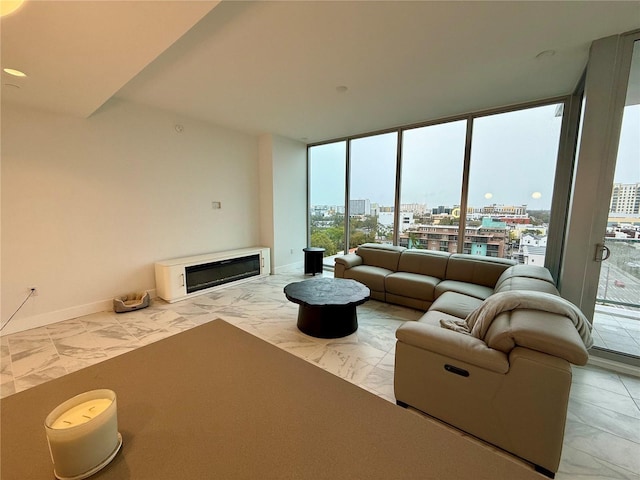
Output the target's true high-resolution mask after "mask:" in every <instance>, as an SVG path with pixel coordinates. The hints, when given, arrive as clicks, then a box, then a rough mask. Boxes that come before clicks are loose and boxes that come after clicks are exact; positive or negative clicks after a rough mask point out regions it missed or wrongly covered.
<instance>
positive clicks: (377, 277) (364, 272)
mask: <svg viewBox="0 0 640 480" xmlns="http://www.w3.org/2000/svg"><path fill="white" fill-rule="evenodd" d="M391 273H393V271H391V270H388V269H386V268H382V267H374V266H371V265H358V266H357V267H353V268H350V269H348V270H345V271H344V278H350V279H352V280H357V281H358V282H360V283H364V284H365V285H366V286H367V287H369V289H370V290H372V291H376V292H384V291H385V290H384V279H385V277H386V276H387V275H389V274H391Z"/></svg>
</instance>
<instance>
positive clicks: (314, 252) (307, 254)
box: [302, 247, 324, 277]
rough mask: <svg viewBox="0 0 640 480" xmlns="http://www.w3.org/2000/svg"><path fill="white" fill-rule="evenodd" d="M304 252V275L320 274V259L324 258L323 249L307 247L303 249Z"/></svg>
mask: <svg viewBox="0 0 640 480" xmlns="http://www.w3.org/2000/svg"><path fill="white" fill-rule="evenodd" d="M302 251H303V252H304V274H305V275H306V274H307V273H311V274H313V276H314V277H315V275H316V273H322V259H323V258H324V248H318V247H307V248H303V249H302Z"/></svg>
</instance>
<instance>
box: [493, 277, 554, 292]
mask: <svg viewBox="0 0 640 480" xmlns="http://www.w3.org/2000/svg"><path fill="white" fill-rule="evenodd" d="M511 290H529V291H533V292H544V293H551V294H552V295H560V293H559V292H558V289H557V288H556V287H555V285H554V284H553V283H549V282H547V281H544V280H539V279H537V278H530V277H510V278H507V279H505V280H502V281H501V282H499V285H498V286H497V287H496V290H495V293H499V292H510V291H511Z"/></svg>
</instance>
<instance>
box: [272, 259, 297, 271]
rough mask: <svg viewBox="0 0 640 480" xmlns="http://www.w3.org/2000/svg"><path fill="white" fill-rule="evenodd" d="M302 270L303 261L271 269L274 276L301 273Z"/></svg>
mask: <svg viewBox="0 0 640 480" xmlns="http://www.w3.org/2000/svg"><path fill="white" fill-rule="evenodd" d="M303 270H304V260H302V261H300V262H294V263H290V264H288V265H280V266H279V267H275V268H274V269H273V271H274V273H275V274H279V275H282V274H286V273H302V271H303Z"/></svg>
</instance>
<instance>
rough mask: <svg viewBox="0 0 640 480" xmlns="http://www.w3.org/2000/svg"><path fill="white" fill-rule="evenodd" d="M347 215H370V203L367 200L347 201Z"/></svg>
mask: <svg viewBox="0 0 640 480" xmlns="http://www.w3.org/2000/svg"><path fill="white" fill-rule="evenodd" d="M349 215H351V216H354V215H371V202H370V201H369V199H368V198H365V199H362V200H349Z"/></svg>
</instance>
